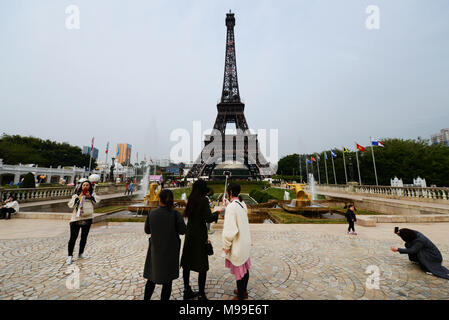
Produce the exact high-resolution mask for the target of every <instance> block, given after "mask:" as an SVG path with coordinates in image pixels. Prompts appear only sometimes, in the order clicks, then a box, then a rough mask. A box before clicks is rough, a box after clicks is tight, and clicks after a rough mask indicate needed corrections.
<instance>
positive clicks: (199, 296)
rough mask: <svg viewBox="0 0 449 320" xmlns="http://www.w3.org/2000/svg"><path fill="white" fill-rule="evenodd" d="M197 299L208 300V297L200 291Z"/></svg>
mask: <svg viewBox="0 0 449 320" xmlns="http://www.w3.org/2000/svg"><path fill="white" fill-rule="evenodd" d="M198 300H203V301H207V300H209V299H207V297H206V293H200V294H199V295H198Z"/></svg>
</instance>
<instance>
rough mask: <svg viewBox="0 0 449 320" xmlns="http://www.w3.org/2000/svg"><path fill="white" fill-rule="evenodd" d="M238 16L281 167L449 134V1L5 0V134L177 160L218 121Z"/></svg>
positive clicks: (0, 66) (248, 109) (0, 67)
mask: <svg viewBox="0 0 449 320" xmlns="http://www.w3.org/2000/svg"><path fill="white" fill-rule="evenodd" d="M70 4H75V5H78V7H79V9H80V27H81V28H80V29H79V30H68V29H67V28H66V26H65V20H66V17H67V15H66V13H65V8H66V7H67V6H68V5H70ZM371 4H374V5H377V6H378V7H379V8H380V29H379V30H368V29H367V28H366V27H365V20H366V17H367V14H366V13H365V10H366V7H367V6H368V5H371ZM229 9H232V11H233V12H235V14H236V27H235V36H236V56H237V69H238V79H239V87H240V94H241V96H242V98H243V100H244V102H245V104H246V106H245V115H246V119H247V121H248V124H249V126H250V127H251V128H253V129H256V130H257V129H267V130H268V129H271V128H277V129H279V156H280V157H281V156H283V155H286V154H290V153H298V152H300V153H306V152H318V151H321V150H323V149H325V148H331V147H341V146H342V145H347V146H350V147H352V148H354V147H353V145H354V141H357V142H359V143H360V144H368V143H369V141H368V139H369V137H370V136H373V137H378V138H383V137H400V138H416V137H418V136H421V137H423V138H430V135H431V134H433V133H436V132H438V131H439V130H440V129H441V128H446V127H449V41H448V39H449V19H448V17H449V2H448V1H447V0H441V1H439V0H432V1H412V0H404V1H400V0H396V1H391V0H390V1H379V0H376V1H362V0H353V1H349V0H347V1H334V0H327V1H317V0H308V1H297V0H292V1H282V0H281V1H260V0H253V1H248V0H245V1H211V0H203V1H186V0H179V1H137V0H133V1H111V0H104V1H100V0H89V1H87V0H86V1H81V0H78V1H76V0H73V1H62V0H46V1H43V0H42V1H31V0H30V1H21V0H3V1H1V2H0V108H1V113H2V115H3V116H5V115H6V117H2V121H1V127H0V128H1V129H0V131H1V132H0V133H2V132H5V133H8V134H20V135H33V136H36V137H39V138H43V139H51V140H56V141H59V142H63V141H65V142H68V143H70V144H73V145H78V146H83V145H89V144H90V140H91V137H92V136H95V146H96V147H97V148H98V149H99V154H100V158H99V160H104V150H105V146H106V143H107V142H108V141H109V142H110V145H111V148H110V150H111V153H115V150H116V148H115V146H116V144H117V143H120V142H122V143H129V144H131V145H132V146H133V156H132V159H133V161H134V160H135V152H136V151H137V152H139V159H140V160H141V159H143V155H144V154H146V155H147V158H149V157H150V156H151V157H152V158H153V159H154V158H161V157H162V158H167V157H168V155H169V152H170V148H171V147H172V146H173V145H174V144H175V143H174V142H170V141H169V135H170V132H171V131H172V130H173V129H176V128H185V129H187V130H189V131H190V132H191V131H192V121H194V120H201V121H202V125H203V130H204V129H207V128H211V127H212V126H213V124H214V121H215V118H216V114H217V110H216V104H217V102H218V100H219V98H220V95H221V89H222V82H223V69H224V54H225V37H226V27H225V16H226V13H227V12H228V11H229ZM194 156H195V157H196V155H194Z"/></svg>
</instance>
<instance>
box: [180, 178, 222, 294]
mask: <svg viewBox="0 0 449 320" xmlns="http://www.w3.org/2000/svg"><path fill="white" fill-rule="evenodd" d="M207 192H208V188H207V184H206V181H204V180H201V179H199V180H197V181H196V182H195V183H194V184H193V187H192V192H191V193H190V196H189V199H188V201H187V206H186V209H185V211H184V216H185V217H187V218H188V219H189V220H188V222H187V231H186V236H185V240H184V248H183V250H182V257H181V266H182V269H183V278H184V300H187V299H191V298H194V297H196V296H199V297H198V299H200V300H207V297H206V294H205V291H204V289H205V287H206V277H207V271H208V270H209V260H208V255H207V250H206V244H207V226H206V223H211V222H214V221H215V222H217V220H218V214H219V213H218V212H216V213H212V212H211V210H210V207H209V201H208V200H207V198H206V195H207ZM190 270H193V271H196V272H198V273H199V274H198V287H199V293H196V292H193V291H192V288H191V287H190V284H189V282H190Z"/></svg>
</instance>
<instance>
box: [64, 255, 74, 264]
mask: <svg viewBox="0 0 449 320" xmlns="http://www.w3.org/2000/svg"><path fill="white" fill-rule="evenodd" d="M72 262H73V256H68V257H67V261H66V263H67V264H72Z"/></svg>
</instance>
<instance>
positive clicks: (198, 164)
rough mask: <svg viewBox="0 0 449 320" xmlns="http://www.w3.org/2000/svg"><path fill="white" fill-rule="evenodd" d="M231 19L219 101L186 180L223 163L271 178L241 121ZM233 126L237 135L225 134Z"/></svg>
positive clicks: (230, 19)
mask: <svg viewBox="0 0 449 320" xmlns="http://www.w3.org/2000/svg"><path fill="white" fill-rule="evenodd" d="M234 26H235V17H234V13H232V12H231V11H229V13H227V14H226V28H227V32H226V54H225V68H224V76H223V90H222V93H221V100H220V102H219V103H218V104H217V111H218V114H217V118H216V120H215V124H214V129H213V131H212V134H210V135H207V136H206V137H205V141H204V145H205V146H204V148H203V150H202V152H201V154H200V155H199V157H198V158H197V160H196V161H195V163H194V164H193V166H192V168H191V169H190V170H189V172H188V174H187V177H189V178H196V177H199V176H209V175H210V174H211V173H212V170H213V169H214V168H215V166H216V165H217V164H218V163H220V162H224V161H227V160H232V161H237V162H241V163H243V164H245V165H246V166H247V168H248V169H249V172H250V175H251V176H252V177H254V178H256V177H264V176H269V175H272V174H273V173H272V170H271V167H270V165H269V163H268V162H267V161H266V160H265V157H264V156H263V154H262V153H261V152H260V151H259V141H258V139H257V135H256V134H251V133H250V131H249V128H248V124H247V122H246V119H245V114H244V110H245V104H244V103H242V102H241V99H240V91H239V85H238V78H237V62H236V52H235V36H234ZM228 123H234V124H235V127H236V130H237V134H235V135H229V134H225V131H226V125H227V124H228Z"/></svg>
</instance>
